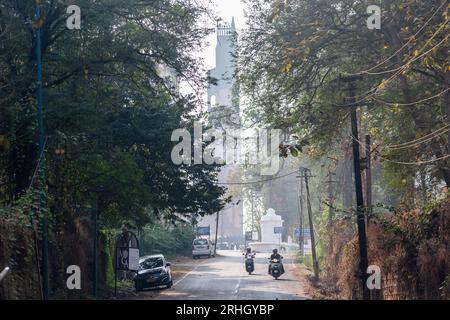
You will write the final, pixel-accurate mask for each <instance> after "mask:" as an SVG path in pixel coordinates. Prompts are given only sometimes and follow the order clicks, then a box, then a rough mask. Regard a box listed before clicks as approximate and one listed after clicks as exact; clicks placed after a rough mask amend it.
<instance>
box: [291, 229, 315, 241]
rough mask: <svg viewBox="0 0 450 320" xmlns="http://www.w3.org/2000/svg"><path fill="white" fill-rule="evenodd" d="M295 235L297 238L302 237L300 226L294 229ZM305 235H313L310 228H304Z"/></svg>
mask: <svg viewBox="0 0 450 320" xmlns="http://www.w3.org/2000/svg"><path fill="white" fill-rule="evenodd" d="M294 236H295V237H296V238H297V239H298V238H300V228H295V229H294ZM303 237H304V238H309V237H311V233H310V232H309V228H308V229H306V228H304V229H303Z"/></svg>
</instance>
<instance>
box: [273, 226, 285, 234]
mask: <svg viewBox="0 0 450 320" xmlns="http://www.w3.org/2000/svg"><path fill="white" fill-rule="evenodd" d="M273 233H278V234H281V233H283V227H274V228H273Z"/></svg>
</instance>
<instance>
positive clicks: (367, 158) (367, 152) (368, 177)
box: [365, 135, 372, 222]
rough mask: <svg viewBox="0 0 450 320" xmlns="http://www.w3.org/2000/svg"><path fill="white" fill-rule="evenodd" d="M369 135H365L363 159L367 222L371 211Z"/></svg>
mask: <svg viewBox="0 0 450 320" xmlns="http://www.w3.org/2000/svg"><path fill="white" fill-rule="evenodd" d="M370 144H371V142H370V135H366V144H365V149H366V159H365V160H366V161H365V169H366V207H367V208H366V209H367V215H368V216H367V222H368V221H369V217H370V214H371V213H372V168H371V161H370V157H371V154H370V153H371V150H370Z"/></svg>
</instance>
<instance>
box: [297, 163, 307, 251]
mask: <svg viewBox="0 0 450 320" xmlns="http://www.w3.org/2000/svg"><path fill="white" fill-rule="evenodd" d="M299 173H300V175H299V176H298V178H300V180H299V182H298V183H299V189H298V198H299V212H298V214H299V236H298V246H299V250H300V256H301V257H303V256H304V255H305V253H304V245H303V243H304V234H303V224H304V223H303V217H304V215H303V180H302V168H299Z"/></svg>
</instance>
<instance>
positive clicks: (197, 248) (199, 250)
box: [192, 238, 214, 259]
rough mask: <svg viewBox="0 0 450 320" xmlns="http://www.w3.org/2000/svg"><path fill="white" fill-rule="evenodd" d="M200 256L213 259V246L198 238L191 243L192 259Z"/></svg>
mask: <svg viewBox="0 0 450 320" xmlns="http://www.w3.org/2000/svg"><path fill="white" fill-rule="evenodd" d="M201 256H207V257H210V258H211V257H214V244H213V243H212V242H211V241H210V240H208V239H202V238H198V239H194V241H192V258H194V259H197V258H200V257H201Z"/></svg>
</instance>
